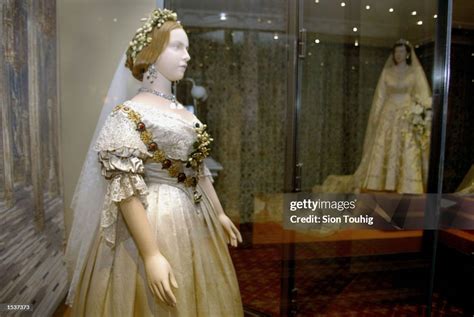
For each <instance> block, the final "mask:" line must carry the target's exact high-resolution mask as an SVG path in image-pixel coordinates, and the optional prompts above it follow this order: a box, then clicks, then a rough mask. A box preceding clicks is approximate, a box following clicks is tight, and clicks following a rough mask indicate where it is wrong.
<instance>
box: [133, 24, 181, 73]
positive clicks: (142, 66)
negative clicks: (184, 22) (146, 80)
mask: <svg viewBox="0 0 474 317" xmlns="http://www.w3.org/2000/svg"><path fill="white" fill-rule="evenodd" d="M182 28H183V27H182V26H181V24H180V23H178V22H176V21H166V22H165V23H163V25H162V26H161V27H154V28H153V30H152V31H151V32H150V33H151V42H150V43H148V45H147V46H145V47H144V48H143V49H142V50H141V51H140V52H139V53H138V54H137V56H136V59H135V62H133V59H132V57H131V56H130V54H127V61H126V62H125V67H127V68H128V69H130V71H131V72H132V75H133V77H135V78H136V79H138V80H139V81H142V80H143V74H144V73H145V72H146V71H147V70H148V67H149V66H150V65H151V64H154V63H155V62H156V60H157V59H158V57H159V56H160V55H161V53H162V52H163V51H164V49H165V48H166V46H167V45H168V42H169V39H170V33H171V31H172V30H176V29H182Z"/></svg>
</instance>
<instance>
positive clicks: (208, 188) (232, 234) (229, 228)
mask: <svg viewBox="0 0 474 317" xmlns="http://www.w3.org/2000/svg"><path fill="white" fill-rule="evenodd" d="M199 185H200V186H201V188H202V189H203V191H204V192H205V193H206V195H207V197H208V198H209V200H210V202H211V205H212V206H214V209H215V210H216V214H217V217H218V219H219V221H220V223H221V225H222V227H223V228H224V231H225V233H226V238H227V243H230V245H231V246H233V247H236V246H237V241H238V242H240V243H242V235H241V234H240V232H239V229H237V227H236V226H235V225H234V224H233V223H232V220H230V219H229V217H227V215H226V214H225V213H224V209H223V208H222V205H221V202H220V201H219V198H218V197H217V193H216V190H215V189H214V186H213V185H212V183H211V180H210V178H209V177H202V178H201V179H200V180H199Z"/></svg>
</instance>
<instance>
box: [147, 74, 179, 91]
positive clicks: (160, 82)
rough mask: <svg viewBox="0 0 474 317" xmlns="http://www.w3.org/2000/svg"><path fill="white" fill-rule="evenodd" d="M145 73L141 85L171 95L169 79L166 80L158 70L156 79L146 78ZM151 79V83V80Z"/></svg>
mask: <svg viewBox="0 0 474 317" xmlns="http://www.w3.org/2000/svg"><path fill="white" fill-rule="evenodd" d="M146 77H147V74H146V73H145V75H144V76H143V81H142V85H141V86H142V87H145V88H149V89H153V90H157V91H159V92H162V93H164V94H167V95H171V94H172V91H171V84H172V83H171V81H170V80H168V79H167V78H166V77H164V76H163V75H161V74H160V73H159V72H158V73H157V78H156V79H152V78H150V79H147V78H146ZM152 80H153V83H152V82H151V81H152Z"/></svg>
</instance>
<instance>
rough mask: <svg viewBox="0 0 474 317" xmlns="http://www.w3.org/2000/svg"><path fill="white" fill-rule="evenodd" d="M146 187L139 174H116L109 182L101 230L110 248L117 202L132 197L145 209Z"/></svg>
mask: <svg viewBox="0 0 474 317" xmlns="http://www.w3.org/2000/svg"><path fill="white" fill-rule="evenodd" d="M147 195H148V187H147V185H146V183H145V181H144V179H143V177H142V176H141V175H139V174H133V173H117V174H116V175H115V176H114V177H113V179H111V180H110V183H109V186H108V187H107V194H106V197H105V201H104V208H103V212H102V218H101V225H100V226H101V228H102V231H103V235H104V238H105V240H106V242H107V244H108V245H109V246H111V247H113V246H114V245H115V238H116V224H117V216H118V211H119V204H118V203H119V202H120V201H122V200H126V199H128V198H130V197H132V196H137V197H138V198H139V199H140V201H141V202H142V204H143V206H144V207H145V209H146V208H147V207H148V204H147V200H146V196H147Z"/></svg>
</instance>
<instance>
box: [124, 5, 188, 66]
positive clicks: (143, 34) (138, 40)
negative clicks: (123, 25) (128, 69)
mask: <svg viewBox="0 0 474 317" xmlns="http://www.w3.org/2000/svg"><path fill="white" fill-rule="evenodd" d="M177 19H178V16H177V14H176V13H175V12H173V11H171V10H168V9H155V10H153V12H152V13H151V15H150V16H149V17H148V18H142V19H141V21H145V24H144V25H143V26H142V27H141V28H139V29H137V32H136V33H135V36H134V37H133V39H132V41H130V45H129V47H128V50H127V55H129V56H131V58H132V60H133V62H134V63H135V61H136V58H137V55H138V53H140V51H141V50H142V49H143V48H145V47H146V46H147V45H148V44H150V43H151V41H152V38H151V36H148V35H149V34H150V33H151V31H152V30H153V28H154V27H157V28H160V27H161V26H162V25H163V23H165V22H166V21H176V22H178V23H181V22H180V21H178V20H177Z"/></svg>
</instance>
